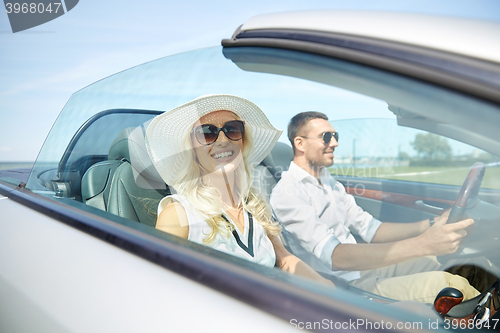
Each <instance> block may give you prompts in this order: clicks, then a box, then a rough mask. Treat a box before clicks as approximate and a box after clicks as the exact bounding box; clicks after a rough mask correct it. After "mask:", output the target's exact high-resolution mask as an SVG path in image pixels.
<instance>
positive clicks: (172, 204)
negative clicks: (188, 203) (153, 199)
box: [156, 196, 189, 239]
mask: <svg viewBox="0 0 500 333" xmlns="http://www.w3.org/2000/svg"><path fill="white" fill-rule="evenodd" d="M165 199H170V200H165ZM162 201H164V202H163V205H162V208H161V210H160V209H158V220H157V222H156V228H157V229H160V230H163V231H166V232H168V233H171V234H174V235H176V236H179V237H182V238H185V239H187V238H188V235H189V222H188V217H187V214H186V210H185V208H184V206H183V205H182V204H181V202H180V201H179V200H175V198H172V196H169V197H165V198H163V199H162ZM160 205H161V202H160Z"/></svg>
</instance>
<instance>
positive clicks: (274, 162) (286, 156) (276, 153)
mask: <svg viewBox="0 0 500 333" xmlns="http://www.w3.org/2000/svg"><path fill="white" fill-rule="evenodd" d="M292 160H293V149H292V147H291V146H289V145H287V144H286V143H283V142H276V144H275V145H274V147H273V150H271V153H270V154H269V155H267V156H266V158H265V159H264V160H263V161H262V163H263V164H264V165H265V166H266V167H267V168H268V169H269V171H271V173H272V174H273V176H274V177H275V178H276V179H277V180H278V179H280V178H281V173H282V172H283V171H287V170H288V167H289V166H290V162H291V161H292Z"/></svg>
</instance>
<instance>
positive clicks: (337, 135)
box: [301, 132, 339, 145]
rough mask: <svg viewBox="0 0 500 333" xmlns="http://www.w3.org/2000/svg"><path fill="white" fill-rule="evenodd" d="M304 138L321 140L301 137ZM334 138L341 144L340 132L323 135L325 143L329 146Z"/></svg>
mask: <svg viewBox="0 0 500 333" xmlns="http://www.w3.org/2000/svg"><path fill="white" fill-rule="evenodd" d="M301 137H302V138H306V139H319V138H316V137H311V136H301ZM332 137H333V138H335V141H337V142H339V132H325V133H323V136H322V138H323V142H324V143H325V144H326V145H327V144H329V143H330V141H332Z"/></svg>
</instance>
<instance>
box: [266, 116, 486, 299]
mask: <svg viewBox="0 0 500 333" xmlns="http://www.w3.org/2000/svg"><path fill="white" fill-rule="evenodd" d="M288 138H289V140H290V142H291V144H292V147H293V150H294V159H293V161H292V162H291V164H290V167H289V170H288V171H287V172H284V173H283V174H282V178H281V180H280V181H279V182H278V184H277V185H276V187H275V188H274V189H273V192H272V194H271V198H270V203H271V207H272V209H273V212H274V214H275V216H276V218H277V220H278V221H280V222H281V223H282V224H283V226H284V229H285V231H286V233H285V237H286V234H288V235H289V236H288V237H287V238H288V241H289V246H290V247H291V249H292V251H294V252H296V254H297V255H298V256H299V257H303V259H304V260H306V261H307V259H305V257H304V255H305V253H304V252H307V253H309V254H313V256H310V257H312V258H313V259H314V260H316V261H319V262H320V265H323V266H324V267H326V268H327V270H329V271H330V273H332V274H334V275H337V276H339V277H341V278H344V279H346V280H348V281H349V284H350V285H353V286H355V287H358V288H361V289H364V290H366V291H369V292H373V293H376V294H378V295H381V296H384V297H389V298H392V299H397V300H413V301H419V302H423V303H432V302H433V301H434V299H435V297H436V295H437V294H438V293H439V292H440V291H441V290H442V289H443V288H445V287H454V288H456V289H458V290H460V291H461V292H462V293H463V295H464V300H467V299H470V298H473V297H475V296H477V295H478V294H479V291H478V290H477V289H476V288H474V287H473V286H472V285H471V284H470V283H469V281H468V280H467V279H466V278H464V277H462V276H459V275H455V274H451V273H449V272H446V271H443V268H446V267H442V265H441V264H440V263H439V262H438V261H437V260H436V256H439V255H446V254H451V253H454V252H455V251H457V249H458V246H459V244H460V241H461V240H462V238H463V237H464V236H465V235H466V234H467V232H466V230H465V229H466V228H467V227H469V226H471V225H472V224H473V223H474V221H473V220H472V219H466V220H463V221H460V222H457V223H453V224H446V221H447V214H444V215H442V216H438V217H436V218H435V220H434V219H431V220H429V219H426V220H423V221H419V222H413V223H388V222H380V221H378V220H377V219H375V218H374V217H373V216H371V215H370V214H369V213H367V212H365V211H363V209H361V208H360V207H359V206H358V205H357V204H356V202H355V200H354V198H353V196H351V195H349V194H347V193H346V190H345V188H344V186H343V185H342V184H341V183H339V182H338V181H336V180H335V179H334V178H333V177H332V176H331V175H330V174H329V172H328V171H327V169H326V168H327V167H329V166H331V165H332V164H333V159H334V151H335V148H336V147H337V146H338V140H339V136H338V133H337V132H336V131H335V129H334V128H333V127H332V125H331V124H330V123H329V122H328V118H327V116H326V115H324V114H323V113H320V112H312V111H311V112H303V113H299V114H297V115H296V116H294V117H293V118H292V119H291V121H290V124H289V125H288ZM354 235H357V236H358V237H360V238H361V239H362V240H363V241H364V242H366V243H358V242H357V241H356V239H355V237H354ZM290 236H291V237H290ZM301 251H302V253H301ZM310 264H313V263H310ZM312 266H316V267H317V265H314V264H313V265H312ZM473 274H475V273H473ZM471 282H472V283H474V282H473V281H472V280H471Z"/></svg>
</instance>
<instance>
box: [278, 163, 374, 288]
mask: <svg viewBox="0 0 500 333" xmlns="http://www.w3.org/2000/svg"><path fill="white" fill-rule="evenodd" d="M320 180H321V184H320V183H319V182H318V180H317V179H316V178H315V177H313V176H312V175H310V174H309V173H308V172H306V171H305V170H303V169H302V168H300V167H299V166H297V165H296V164H295V163H293V162H292V163H291V164H290V168H289V169H288V171H286V172H283V174H282V176H281V180H280V181H279V182H278V184H277V185H276V186H275V187H274V189H273V192H272V193H271V199H270V203H271V207H272V209H273V213H274V215H275V217H276V219H277V220H278V221H280V222H281V223H282V225H283V227H284V229H285V231H284V237H285V240H286V241H287V243H288V246H289V247H290V249H291V250H292V252H294V254H295V255H297V256H298V257H300V258H302V259H303V260H304V261H306V262H307V263H308V264H309V265H311V267H313V268H314V269H316V270H320V271H325V270H327V271H328V272H329V273H332V253H333V250H334V249H335V247H336V246H337V245H339V244H341V243H342V244H356V239H355V238H354V236H353V234H352V233H354V234H356V235H358V236H359V237H361V238H362V239H363V240H364V241H365V242H368V243H369V242H371V240H372V239H373V237H374V236H375V233H376V232H377V229H378V227H379V226H380V225H381V224H382V222H380V221H379V220H377V219H375V218H374V217H373V216H371V215H370V214H369V213H367V212H365V211H364V210H363V209H361V207H359V206H358V205H357V204H356V202H355V200H354V197H353V196H352V195H350V194H347V193H346V191H345V188H344V186H343V185H342V184H341V183H339V182H338V181H336V180H335V179H334V178H333V177H332V176H331V175H330V174H329V172H328V171H327V170H326V168H323V169H322V170H321V172H320ZM321 185H323V186H321ZM304 252H308V253H304ZM311 253H312V254H313V255H314V257H315V258H313V259H314V260H312V258H311V257H312V256H310V254H311ZM307 254H309V257H308V256H307ZM317 259H319V261H320V263H318V262H317V261H318V260H317ZM314 261H316V262H314ZM318 265H320V266H321V265H322V266H323V267H318ZM333 274H334V275H337V276H339V277H342V278H344V279H346V280H348V281H351V280H355V279H359V277H360V273H359V271H333Z"/></svg>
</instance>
